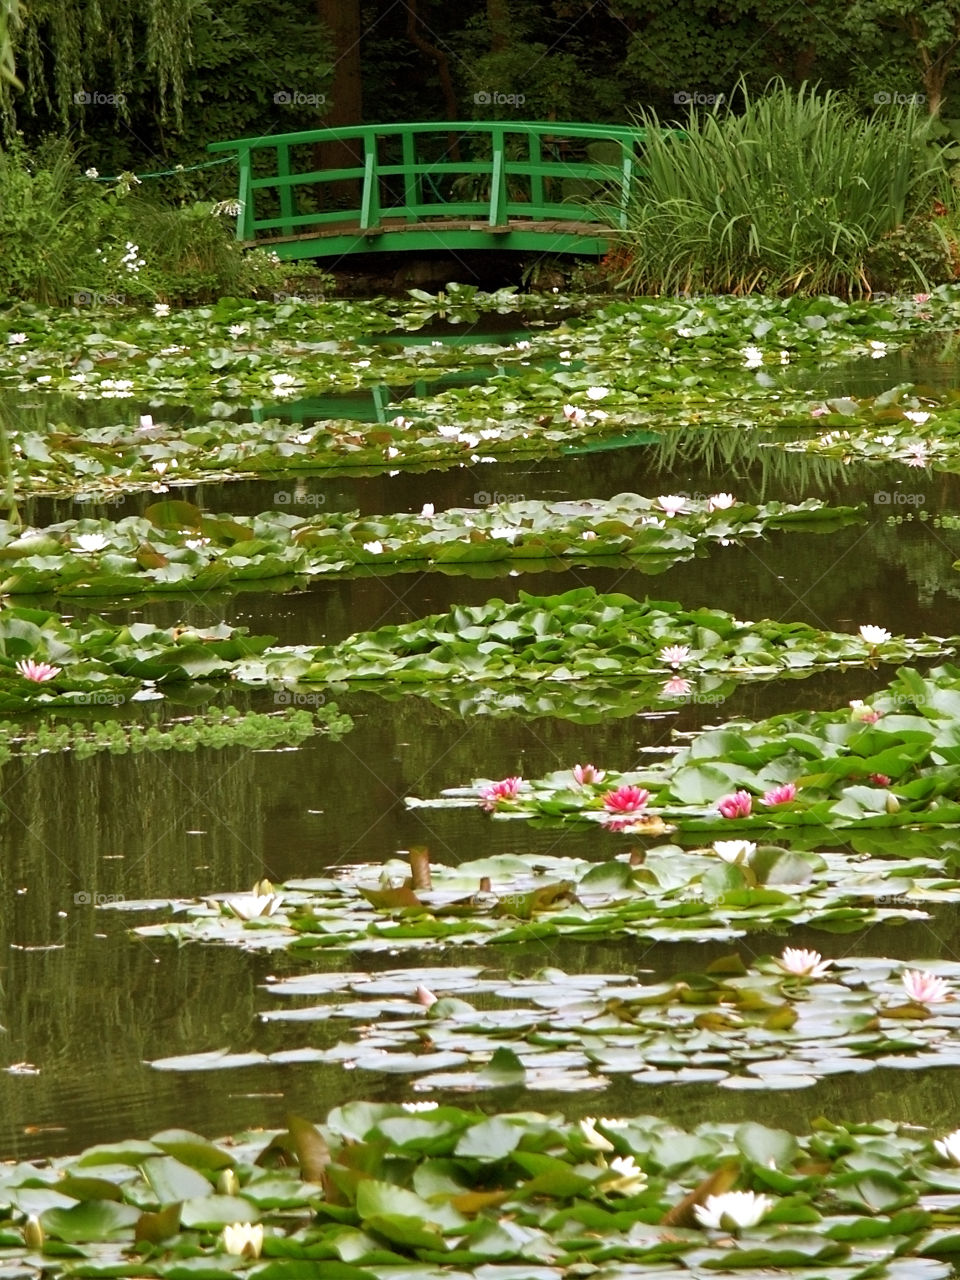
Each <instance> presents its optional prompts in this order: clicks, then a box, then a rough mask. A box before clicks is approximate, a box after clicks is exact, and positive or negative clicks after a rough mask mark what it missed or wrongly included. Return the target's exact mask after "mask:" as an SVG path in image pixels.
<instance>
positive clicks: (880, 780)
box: [869, 773, 890, 787]
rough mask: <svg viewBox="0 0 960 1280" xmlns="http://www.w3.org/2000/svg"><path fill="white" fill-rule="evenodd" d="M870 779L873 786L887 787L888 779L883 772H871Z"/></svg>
mask: <svg viewBox="0 0 960 1280" xmlns="http://www.w3.org/2000/svg"><path fill="white" fill-rule="evenodd" d="M869 776H870V781H871V782H872V783H873V785H874V786H875V787H889V785H890V779H889V778H888V777H887V775H886V774H885V773H871V774H870V775H869Z"/></svg>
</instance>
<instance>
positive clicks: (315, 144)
mask: <svg viewBox="0 0 960 1280" xmlns="http://www.w3.org/2000/svg"><path fill="white" fill-rule="evenodd" d="M645 137H646V133H645V130H643V129H641V128H632V127H628V126H618V125H591V124H558V123H555V122H553V121H550V122H541V123H529V122H514V121H504V120H497V121H489V122H484V121H471V122H469V123H462V124H451V123H447V122H436V123H429V124H392V125H356V126H351V127H348V128H339V129H315V130H310V131H307V132H301V133H285V134H269V135H265V136H262V137H259V138H239V139H235V140H233V141H229V142H214V143H210V144H209V146H208V150H210V151H217V152H224V151H234V152H236V154H237V160H238V165H239V170H240V189H239V199H240V204H241V212H240V216H239V218H238V220H237V237H238V239H240V240H242V241H244V242H246V243H254V242H257V241H261V240H266V241H271V240H272V241H276V240H282V239H287V238H296V237H301V236H310V235H314V236H316V235H322V234H324V232H325V231H326V232H327V233H328V234H333V233H335V231H336V229H337V228H338V227H341V228H342V227H343V226H344V225H353V226H355V227H357V228H359V230H360V232H361V233H363V234H366V235H370V236H375V235H377V234H378V233H379V232H381V231H383V230H384V229H386V228H389V227H397V226H398V225H406V226H410V225H412V224H423V223H429V222H431V221H432V222H435V221H436V220H438V219H476V220H479V221H482V222H483V223H484V225H485V227H486V228H488V229H490V230H494V231H495V230H496V229H497V228H504V229H506V228H507V225H508V223H509V222H510V221H511V220H514V221H515V220H517V219H522V220H529V221H530V222H531V223H536V222H564V221H569V222H571V223H572V222H577V223H580V224H582V223H584V222H600V221H603V222H605V223H606V224H607V225H611V224H612V225H620V226H624V225H625V223H626V209H627V203H628V201H629V197H630V190H631V186H632V183H633V182H634V180H635V178H636V177H637V175H638V172H639V171H640V166H641V162H642V151H643V143H644V140H645ZM323 143H338V144H341V146H342V149H343V150H344V152H345V154H346V155H348V156H350V155H351V153H352V157H353V158H354V159H353V162H352V163H348V164H347V165H346V166H345V167H343V168H338V169H323V168H320V167H318V160H317V155H318V149H319V147H320V145H321V144H323ZM601 205H602V206H603V207H604V215H603V216H602V217H601V215H600V213H599V207H600V206H601Z"/></svg>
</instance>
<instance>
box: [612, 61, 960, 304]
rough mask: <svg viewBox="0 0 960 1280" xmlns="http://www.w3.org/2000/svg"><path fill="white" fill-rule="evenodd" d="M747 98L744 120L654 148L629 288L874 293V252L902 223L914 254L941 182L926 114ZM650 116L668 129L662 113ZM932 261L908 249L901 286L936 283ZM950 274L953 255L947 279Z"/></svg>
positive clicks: (710, 121)
mask: <svg viewBox="0 0 960 1280" xmlns="http://www.w3.org/2000/svg"><path fill="white" fill-rule="evenodd" d="M741 90H742V97H743V103H742V111H741V113H740V114H738V115H735V114H734V113H733V111H732V110H730V109H729V108H728V107H727V106H723V107H718V108H716V109H715V110H713V111H711V112H710V113H708V114H698V113H697V112H696V111H695V110H691V111H690V116H689V119H688V121H687V123H686V126H685V129H686V134H685V136H684V138H683V139H682V140H676V139H671V138H666V137H663V136H661V135H660V134H658V133H656V132H655V133H653V135H652V136H651V137H650V138H649V139H648V142H647V145H646V148H645V159H644V167H645V170H646V176H645V178H644V180H643V181H642V183H640V184H638V186H637V188H636V192H635V195H634V197H633V200H632V202H631V205H630V207H629V209H628V230H627V231H626V233H625V235H624V242H625V245H626V247H627V249H628V251H629V253H630V255H631V260H630V262H629V265H628V267H627V275H626V280H627V284H628V286H629V287H630V288H631V289H632V290H634V291H636V292H644V293H650V292H653V293H657V292H661V293H671V292H678V291H682V290H697V291H704V292H734V293H747V292H751V291H752V290H755V289H760V290H768V291H772V292H780V293H784V292H794V291H797V290H801V291H803V292H808V293H839V294H859V293H862V292H868V291H869V290H870V288H871V287H872V286H873V285H874V284H875V283H876V281H873V280H871V278H870V275H869V273H868V263H869V260H870V254H871V251H872V250H873V249H874V246H877V245H878V244H879V243H880V242H881V241H882V240H883V239H884V237H885V236H888V235H889V234H890V233H891V232H894V231H895V230H896V229H897V228H903V227H906V228H907V236H908V239H907V244H908V246H909V245H910V244H911V240H910V238H909V237H910V236H911V235H912V226H911V224H912V223H913V222H914V220H915V219H916V218H918V217H921V216H923V215H926V214H927V213H928V212H929V210H930V208H931V205H932V201H933V198H934V196H935V194H936V192H937V191H938V189H939V186H940V184H941V183H942V180H943V177H944V175H943V170H942V168H941V167H940V166H939V164H938V163H937V162H936V161H935V160H934V159H931V157H930V154H929V153H928V152H927V151H926V149H925V145H924V144H925V142H926V140H927V136H928V133H929V124H928V122H927V121H926V118H925V117H924V116H922V115H921V114H920V113H919V112H917V111H916V110H914V109H912V108H910V107H905V106H901V107H894V108H892V109H888V110H887V111H886V112H885V113H884V114H883V115H880V114H877V115H875V116H873V117H872V118H870V119H864V118H862V117H861V116H860V115H859V114H858V113H857V112H856V110H855V109H854V108H853V107H852V106H851V105H850V104H848V103H846V102H845V101H844V100H843V99H842V98H841V97H840V95H839V94H837V93H836V92H833V91H827V92H825V93H822V94H818V93H816V92H815V91H813V90H812V89H810V88H809V87H807V86H804V87H802V88H801V89H800V90H792V89H790V88H788V87H786V86H785V85H783V84H782V83H781V84H779V85H774V86H772V87H770V88H769V89H768V91H767V92H766V93H765V94H764V95H763V96H760V97H753V96H751V95H750V94H749V93H748V92H747V90H746V89H745V88H744V87H743V86H741ZM640 120H641V122H642V123H643V124H644V125H646V126H647V127H648V128H650V129H653V130H656V129H657V128H658V127H659V126H660V124H661V121H660V119H659V117H658V116H657V115H656V114H655V113H653V112H649V111H643V112H641V115H640ZM930 265H931V264H930V258H929V250H928V249H926V248H925V249H924V252H923V254H922V255H916V256H915V255H913V254H912V253H911V252H910V251H909V247H908V250H907V252H906V254H905V257H904V259H903V266H902V269H901V271H900V272H899V278H903V277H904V276H907V277H910V276H912V278H913V279H914V280H915V281H916V283H917V285H918V286H919V285H922V284H925V283H927V282H928V276H927V272H926V271H925V270H924V267H930ZM934 265H937V264H934ZM951 274H952V272H951V270H950V264H949V259H948V256H947V253H946V248H944V252H943V255H942V258H941V261H940V263H939V270H938V271H936V272H935V274H934V279H936V280H942V279H946V278H949V276H950V275H951ZM887 275H888V278H889V272H888V273H887Z"/></svg>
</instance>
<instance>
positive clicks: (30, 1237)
mask: <svg viewBox="0 0 960 1280" xmlns="http://www.w3.org/2000/svg"><path fill="white" fill-rule="evenodd" d="M44 1239H45V1236H44V1231H43V1224H42V1223H41V1222H40V1219H39V1218H38V1217H37V1215H36V1214H35V1213H31V1214H30V1216H29V1218H27V1220H26V1222H25V1223H24V1224H23V1243H24V1244H25V1245H26V1246H27V1248H28V1249H42V1248H43V1241H44Z"/></svg>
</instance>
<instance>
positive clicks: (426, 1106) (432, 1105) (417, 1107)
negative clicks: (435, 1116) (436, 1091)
mask: <svg viewBox="0 0 960 1280" xmlns="http://www.w3.org/2000/svg"><path fill="white" fill-rule="evenodd" d="M400 1105H401V1107H403V1109H404V1111H409V1112H410V1114H411V1115H416V1114H417V1112H418V1111H436V1109H437V1107H439V1105H440V1103H439V1102H428V1101H426V1100H425V1101H423V1102H401V1103H400Z"/></svg>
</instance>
